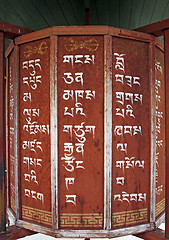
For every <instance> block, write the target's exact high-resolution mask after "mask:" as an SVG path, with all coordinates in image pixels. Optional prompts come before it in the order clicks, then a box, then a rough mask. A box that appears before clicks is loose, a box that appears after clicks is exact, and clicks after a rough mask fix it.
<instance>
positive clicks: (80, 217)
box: [60, 213, 103, 228]
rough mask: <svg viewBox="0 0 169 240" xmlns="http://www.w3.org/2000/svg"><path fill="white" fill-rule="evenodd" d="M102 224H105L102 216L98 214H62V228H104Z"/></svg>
mask: <svg viewBox="0 0 169 240" xmlns="http://www.w3.org/2000/svg"><path fill="white" fill-rule="evenodd" d="M102 223H103V216H102V214H97V213H86V214H78V213H77V214H71V213H70V214H69V213H62V214H60V227H61V228H65V227H72V228H73V227H84V228H93V227H98V228H102Z"/></svg>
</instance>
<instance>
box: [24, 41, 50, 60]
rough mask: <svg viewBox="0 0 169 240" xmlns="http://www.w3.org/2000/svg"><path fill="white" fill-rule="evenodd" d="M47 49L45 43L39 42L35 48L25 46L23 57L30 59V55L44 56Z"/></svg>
mask: <svg viewBox="0 0 169 240" xmlns="http://www.w3.org/2000/svg"><path fill="white" fill-rule="evenodd" d="M47 49H48V46H47V43H46V42H41V43H40V44H39V45H37V46H33V47H32V46H26V47H25V49H24V56H25V57H26V58H28V57H30V56H31V55H32V54H40V55H44V54H45V53H46V51H47Z"/></svg>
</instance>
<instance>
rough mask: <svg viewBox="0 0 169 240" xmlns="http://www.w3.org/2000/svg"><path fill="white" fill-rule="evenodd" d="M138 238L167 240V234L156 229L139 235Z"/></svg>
mask: <svg viewBox="0 0 169 240" xmlns="http://www.w3.org/2000/svg"><path fill="white" fill-rule="evenodd" d="M135 236H136V237H139V238H141V239H144V240H165V239H167V238H165V234H164V231H163V230H161V229H156V230H155V231H152V232H146V233H139V234H136V235H135Z"/></svg>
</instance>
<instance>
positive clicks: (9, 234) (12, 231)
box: [0, 226, 35, 240]
mask: <svg viewBox="0 0 169 240" xmlns="http://www.w3.org/2000/svg"><path fill="white" fill-rule="evenodd" d="M33 234H35V232H33V231H30V230H27V229H23V228H18V227H16V226H10V227H8V228H7V229H6V232H5V233H3V234H0V240H5V239H12V240H15V239H18V238H21V237H25V236H29V235H33Z"/></svg>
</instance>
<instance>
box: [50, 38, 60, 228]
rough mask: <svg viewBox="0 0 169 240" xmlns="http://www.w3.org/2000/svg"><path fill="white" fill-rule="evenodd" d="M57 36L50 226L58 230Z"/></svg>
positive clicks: (52, 45) (52, 95)
mask: <svg viewBox="0 0 169 240" xmlns="http://www.w3.org/2000/svg"><path fill="white" fill-rule="evenodd" d="M57 39H58V37H57V36H51V37H50V122H51V191H52V224H53V228H54V229H58V124H57Z"/></svg>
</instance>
